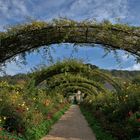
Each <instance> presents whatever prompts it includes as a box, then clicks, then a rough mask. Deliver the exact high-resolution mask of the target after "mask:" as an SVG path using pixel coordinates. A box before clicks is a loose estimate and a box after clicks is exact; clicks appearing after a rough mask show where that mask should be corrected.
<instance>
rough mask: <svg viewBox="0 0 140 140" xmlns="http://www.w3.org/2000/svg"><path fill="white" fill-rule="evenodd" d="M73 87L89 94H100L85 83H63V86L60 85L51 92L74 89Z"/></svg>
mask: <svg viewBox="0 0 140 140" xmlns="http://www.w3.org/2000/svg"><path fill="white" fill-rule="evenodd" d="M75 86H76V87H81V88H85V89H87V90H88V91H90V94H94V95H98V94H99V93H101V91H100V90H99V89H96V88H95V87H93V86H91V85H89V84H86V83H65V84H60V85H59V86H56V87H55V88H54V89H53V90H57V89H64V88H66V87H75ZM79 90H80V89H79ZM102 92H103V91H102Z"/></svg>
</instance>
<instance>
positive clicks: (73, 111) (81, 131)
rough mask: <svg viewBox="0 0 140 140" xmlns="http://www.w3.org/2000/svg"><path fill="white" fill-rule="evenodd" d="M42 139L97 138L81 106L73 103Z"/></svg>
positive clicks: (72, 139)
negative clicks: (82, 112)
mask: <svg viewBox="0 0 140 140" xmlns="http://www.w3.org/2000/svg"><path fill="white" fill-rule="evenodd" d="M41 140H96V138H95V135H94V134H93V132H92V130H91V129H90V127H89V126H88V123H87V121H86V120H85V118H84V116H83V115H82V114H81V111H80V109H79V106H77V105H72V106H71V107H70V109H69V110H68V111H67V112H66V113H65V114H64V115H63V116H62V117H61V119H60V120H59V121H58V122H57V123H56V124H54V126H53V127H52V130H51V131H50V133H49V134H48V135H47V136H46V137H44V138H42V139H41Z"/></svg>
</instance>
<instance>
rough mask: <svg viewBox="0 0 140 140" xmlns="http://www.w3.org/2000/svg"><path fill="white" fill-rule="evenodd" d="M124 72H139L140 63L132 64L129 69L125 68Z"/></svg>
mask: <svg viewBox="0 0 140 140" xmlns="http://www.w3.org/2000/svg"><path fill="white" fill-rule="evenodd" d="M125 70H130V71H132V70H140V63H138V64H134V65H133V66H131V67H128V68H125Z"/></svg>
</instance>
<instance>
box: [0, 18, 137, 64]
mask: <svg viewBox="0 0 140 140" xmlns="http://www.w3.org/2000/svg"><path fill="white" fill-rule="evenodd" d="M55 43H89V44H91V43H94V44H103V45H104V47H106V48H108V49H122V50H125V51H127V52H130V53H132V54H135V55H137V57H140V28H139V27H131V26H128V25H121V24H111V23H109V22H104V23H95V22H76V21H72V20H55V22H50V23H45V22H32V23H30V24H24V25H19V26H17V27H13V28H11V29H9V30H8V31H7V32H0V63H3V62H4V61H6V60H8V59H10V58H12V57H14V56H16V55H17V54H20V53H24V52H26V51H30V50H32V49H35V48H38V47H40V46H42V45H50V44H55Z"/></svg>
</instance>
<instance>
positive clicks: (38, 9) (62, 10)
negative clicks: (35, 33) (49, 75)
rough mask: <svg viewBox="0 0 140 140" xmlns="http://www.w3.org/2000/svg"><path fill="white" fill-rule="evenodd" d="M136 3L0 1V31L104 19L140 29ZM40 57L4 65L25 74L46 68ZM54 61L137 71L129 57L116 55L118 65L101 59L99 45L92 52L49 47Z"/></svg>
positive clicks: (110, 59)
mask: <svg viewBox="0 0 140 140" xmlns="http://www.w3.org/2000/svg"><path fill="white" fill-rule="evenodd" d="M139 13H140V0H0V31H4V29H5V27H7V26H9V25H14V24H19V23H24V22H27V21H29V19H36V20H43V21H48V20H51V19H53V18H58V17H67V18H70V19H74V20H78V21H79V20H85V19H91V20H92V19H96V20H97V21H101V20H103V19H108V20H110V21H111V22H113V23H115V22H116V19H118V18H119V19H120V22H121V23H127V24H129V25H134V26H140V20H139V19H140V14H139ZM40 51H41V53H40V54H37V53H32V54H30V55H28V56H27V62H28V63H27V65H26V66H25V65H20V66H17V65H16V64H15V63H14V62H13V63H8V64H7V69H6V71H7V73H8V74H12V75H13V74H16V73H21V72H28V71H30V69H31V68H33V67H35V66H36V65H39V64H41V63H46V64H49V61H47V60H48V59H47V58H46V59H44V58H42V55H43V53H42V48H41V49H40ZM50 51H51V54H52V57H53V60H54V61H57V60H63V59H65V58H78V59H82V60H84V61H85V62H86V63H92V64H95V65H97V66H99V67H100V68H104V69H126V70H140V64H137V63H136V62H135V61H134V58H133V57H132V56H129V57H127V55H126V54H125V52H123V51H119V52H118V53H119V58H118V59H119V61H120V62H121V64H120V63H119V64H118V61H117V60H116V58H115V57H114V55H113V53H110V54H109V55H107V56H106V57H103V56H104V54H105V52H104V50H103V49H102V48H101V46H100V45H96V47H95V48H91V47H88V46H86V47H78V50H77V51H75V50H74V49H73V44H61V45H60V44H59V45H52V46H51V50H50Z"/></svg>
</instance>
